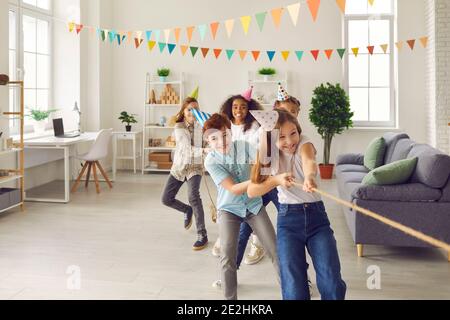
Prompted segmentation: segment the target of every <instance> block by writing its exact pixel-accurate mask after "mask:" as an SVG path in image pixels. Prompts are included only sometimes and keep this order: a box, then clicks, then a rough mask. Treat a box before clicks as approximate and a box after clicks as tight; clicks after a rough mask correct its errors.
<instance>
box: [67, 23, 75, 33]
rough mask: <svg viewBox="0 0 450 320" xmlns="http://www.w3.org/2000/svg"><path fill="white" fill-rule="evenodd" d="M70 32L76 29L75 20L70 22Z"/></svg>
mask: <svg viewBox="0 0 450 320" xmlns="http://www.w3.org/2000/svg"><path fill="white" fill-rule="evenodd" d="M68 25H69V32H72V31H73V30H74V29H75V22H69V24H68Z"/></svg>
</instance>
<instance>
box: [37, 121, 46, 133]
mask: <svg viewBox="0 0 450 320" xmlns="http://www.w3.org/2000/svg"><path fill="white" fill-rule="evenodd" d="M46 127H47V122H46V121H35V123H34V133H38V134H39V133H44V132H45V128H46Z"/></svg>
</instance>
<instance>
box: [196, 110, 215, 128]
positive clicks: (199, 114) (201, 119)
mask: <svg viewBox="0 0 450 320" xmlns="http://www.w3.org/2000/svg"><path fill="white" fill-rule="evenodd" d="M192 114H193V115H194V117H195V119H196V120H197V122H198V123H199V124H200V125H201V126H202V127H204V126H205V122H206V121H207V120H208V119H209V118H211V115H210V114H209V113H206V112H203V111H200V110H197V109H192Z"/></svg>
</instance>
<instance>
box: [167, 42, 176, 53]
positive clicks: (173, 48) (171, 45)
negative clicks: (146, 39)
mask: <svg viewBox="0 0 450 320" xmlns="http://www.w3.org/2000/svg"><path fill="white" fill-rule="evenodd" d="M175 47H176V44H174V43H168V44H167V49H169V53H170V54H172V52H173V50H175Z"/></svg>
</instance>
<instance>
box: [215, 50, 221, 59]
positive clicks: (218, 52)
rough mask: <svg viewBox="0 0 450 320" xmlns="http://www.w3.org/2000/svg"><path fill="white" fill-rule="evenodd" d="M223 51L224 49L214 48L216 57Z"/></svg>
mask: <svg viewBox="0 0 450 320" xmlns="http://www.w3.org/2000/svg"><path fill="white" fill-rule="evenodd" d="M221 53H222V49H214V56H215V57H216V59H218V58H219V56H220V54H221Z"/></svg>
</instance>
